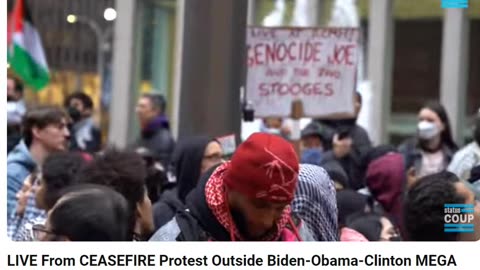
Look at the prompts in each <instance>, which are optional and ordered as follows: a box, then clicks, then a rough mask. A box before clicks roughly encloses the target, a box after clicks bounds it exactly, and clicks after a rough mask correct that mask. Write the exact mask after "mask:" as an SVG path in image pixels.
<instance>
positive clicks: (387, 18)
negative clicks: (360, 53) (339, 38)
mask: <svg viewBox="0 0 480 270" xmlns="http://www.w3.org/2000/svg"><path fill="white" fill-rule="evenodd" d="M369 16H370V22H369V31H368V35H369V39H368V78H369V80H370V81H371V83H372V95H373V96H372V104H371V106H372V107H373V113H372V114H371V119H370V121H369V122H370V123H372V125H371V130H372V132H371V133H370V138H371V139H372V141H373V143H374V144H376V145H378V144H381V143H386V142H388V136H387V135H388V134H387V127H388V123H389V121H390V107H391V105H390V104H391V92H392V73H393V50H394V43H393V37H394V34H393V31H394V23H393V22H394V20H393V1H385V0H370V15H369Z"/></svg>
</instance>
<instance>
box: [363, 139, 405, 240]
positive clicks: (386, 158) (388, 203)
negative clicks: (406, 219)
mask: <svg viewBox="0 0 480 270" xmlns="http://www.w3.org/2000/svg"><path fill="white" fill-rule="evenodd" d="M369 159H370V162H369V164H368V167H367V173H366V178H365V179H366V183H367V187H368V188H369V190H370V193H371V194H372V196H373V198H374V199H375V200H376V201H377V202H378V203H380V205H381V206H382V208H383V210H384V211H385V212H386V213H387V214H388V215H390V216H391V217H392V219H393V222H394V224H395V225H397V226H399V228H400V231H401V232H403V226H402V225H403V222H402V216H403V214H402V204H403V194H404V190H405V188H406V171H405V169H406V167H405V162H404V157H403V156H402V154H400V153H397V152H396V151H395V149H394V148H393V147H391V146H379V147H376V148H374V149H373V150H372V151H371V153H370V154H369ZM402 235H403V234H402Z"/></svg>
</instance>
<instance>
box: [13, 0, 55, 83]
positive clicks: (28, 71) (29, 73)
mask: <svg viewBox="0 0 480 270" xmlns="http://www.w3.org/2000/svg"><path fill="white" fill-rule="evenodd" d="M9 24H10V25H9V27H11V29H9V30H10V31H9V32H10V34H11V36H10V37H8V43H9V44H8V62H9V63H10V68H11V69H12V71H13V72H14V73H15V74H16V75H17V76H18V77H20V78H21V79H22V80H23V82H24V83H25V84H26V85H28V86H29V87H31V88H32V89H33V90H35V91H39V90H41V89H42V88H44V87H45V86H46V85H47V84H48V82H49V80H50V76H49V72H48V66H47V60H46V58H45V53H44V50H43V47H42V41H41V39H40V35H39V34H38V31H37V30H36V29H35V27H34V26H33V23H32V19H31V16H30V14H29V12H28V9H27V7H26V5H25V1H24V0H17V2H16V4H15V7H14V8H13V11H12V13H11V16H10V18H9Z"/></svg>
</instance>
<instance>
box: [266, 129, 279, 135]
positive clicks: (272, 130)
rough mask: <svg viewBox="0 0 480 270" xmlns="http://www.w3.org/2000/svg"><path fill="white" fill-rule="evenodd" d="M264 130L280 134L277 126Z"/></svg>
mask: <svg viewBox="0 0 480 270" xmlns="http://www.w3.org/2000/svg"><path fill="white" fill-rule="evenodd" d="M265 132H266V133H269V134H273V135H280V134H281V131H280V129H278V128H268V129H267V130H266V131H265Z"/></svg>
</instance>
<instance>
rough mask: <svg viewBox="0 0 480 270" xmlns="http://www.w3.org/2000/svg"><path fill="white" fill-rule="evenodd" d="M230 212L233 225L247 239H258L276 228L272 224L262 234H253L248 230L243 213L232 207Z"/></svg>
mask: <svg viewBox="0 0 480 270" xmlns="http://www.w3.org/2000/svg"><path fill="white" fill-rule="evenodd" d="M230 213H231V215H232V219H233V222H234V223H235V227H236V228H237V230H238V231H239V232H240V234H241V235H242V236H243V237H244V238H245V240H247V241H258V240H260V239H262V238H264V237H265V236H267V235H268V234H270V233H272V232H274V230H275V229H276V227H275V226H273V228H271V229H270V230H268V231H266V232H265V233H263V234H262V235H259V236H253V235H251V234H250V233H249V231H248V222H247V219H246V217H245V215H244V214H243V213H242V212H241V211H240V210H238V209H233V208H232V209H231V210H230Z"/></svg>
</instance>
